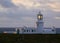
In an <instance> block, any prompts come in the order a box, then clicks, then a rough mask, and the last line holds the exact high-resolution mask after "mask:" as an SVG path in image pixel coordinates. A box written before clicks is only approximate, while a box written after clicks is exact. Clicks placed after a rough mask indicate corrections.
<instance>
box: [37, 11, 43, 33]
mask: <svg viewBox="0 0 60 43" xmlns="http://www.w3.org/2000/svg"><path fill="white" fill-rule="evenodd" d="M43 25H44V24H43V15H42V14H41V12H39V13H38V14H37V32H38V33H42V32H43Z"/></svg>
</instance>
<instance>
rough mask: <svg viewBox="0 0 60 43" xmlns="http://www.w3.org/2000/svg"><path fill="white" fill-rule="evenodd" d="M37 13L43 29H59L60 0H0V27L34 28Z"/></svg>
mask: <svg viewBox="0 0 60 43" xmlns="http://www.w3.org/2000/svg"><path fill="white" fill-rule="evenodd" d="M39 11H41V13H42V14H43V21H44V27H52V26H55V27H60V0H0V27H23V26H28V27H36V22H37V14H38V12H39Z"/></svg>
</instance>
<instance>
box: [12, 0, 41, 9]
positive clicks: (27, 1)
mask: <svg viewBox="0 0 60 43" xmlns="http://www.w3.org/2000/svg"><path fill="white" fill-rule="evenodd" d="M12 2H13V3H14V4H15V5H17V6H21V5H22V6H24V7H26V8H38V7H40V3H38V2H36V1H34V0H12Z"/></svg>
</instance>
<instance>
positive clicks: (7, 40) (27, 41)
mask: <svg viewBox="0 0 60 43" xmlns="http://www.w3.org/2000/svg"><path fill="white" fill-rule="evenodd" d="M0 43H60V35H59V34H45V35H44V34H33V35H32V34H0Z"/></svg>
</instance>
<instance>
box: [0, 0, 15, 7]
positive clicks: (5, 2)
mask: <svg viewBox="0 0 60 43" xmlns="http://www.w3.org/2000/svg"><path fill="white" fill-rule="evenodd" d="M0 5H1V6H2V7H5V8H10V7H16V6H15V5H14V4H13V3H12V2H11V0H0Z"/></svg>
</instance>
